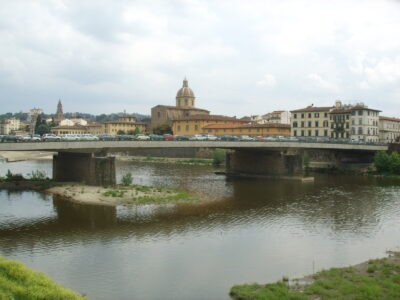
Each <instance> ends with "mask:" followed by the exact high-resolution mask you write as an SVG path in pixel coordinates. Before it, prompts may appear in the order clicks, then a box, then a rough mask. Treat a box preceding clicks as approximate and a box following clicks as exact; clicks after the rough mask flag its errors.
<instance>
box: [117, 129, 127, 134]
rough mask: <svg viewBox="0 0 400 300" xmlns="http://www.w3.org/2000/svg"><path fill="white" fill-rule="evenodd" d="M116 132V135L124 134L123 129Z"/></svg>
mask: <svg viewBox="0 0 400 300" xmlns="http://www.w3.org/2000/svg"><path fill="white" fill-rule="evenodd" d="M117 134H118V135H121V134H125V131H123V130H121V129H120V130H118V131H117Z"/></svg>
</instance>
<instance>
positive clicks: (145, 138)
mask: <svg viewBox="0 0 400 300" xmlns="http://www.w3.org/2000/svg"><path fill="white" fill-rule="evenodd" d="M135 140H136V141H149V140H150V137H149V136H148V135H145V134H137V135H135Z"/></svg>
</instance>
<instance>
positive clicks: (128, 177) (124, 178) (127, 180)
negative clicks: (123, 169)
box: [121, 173, 133, 186]
mask: <svg viewBox="0 0 400 300" xmlns="http://www.w3.org/2000/svg"><path fill="white" fill-rule="evenodd" d="M121 181H122V185H125V186H128V185H131V184H132V181H133V177H132V173H126V174H125V175H124V176H122V180H121Z"/></svg>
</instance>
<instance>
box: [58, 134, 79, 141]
mask: <svg viewBox="0 0 400 300" xmlns="http://www.w3.org/2000/svg"><path fill="white" fill-rule="evenodd" d="M61 140H62V141H67V142H68V141H79V136H78V135H76V134H71V133H68V134H64V135H63V136H62V137H61Z"/></svg>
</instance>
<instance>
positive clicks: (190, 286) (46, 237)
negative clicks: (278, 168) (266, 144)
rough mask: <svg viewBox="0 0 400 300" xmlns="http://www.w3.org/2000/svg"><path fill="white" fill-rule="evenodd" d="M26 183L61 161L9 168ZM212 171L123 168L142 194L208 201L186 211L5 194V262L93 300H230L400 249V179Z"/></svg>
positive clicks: (0, 211) (0, 215) (1, 240)
mask: <svg viewBox="0 0 400 300" xmlns="http://www.w3.org/2000/svg"><path fill="white" fill-rule="evenodd" d="M7 169H10V170H11V171H13V172H20V173H23V174H26V173H29V172H31V171H32V170H37V169H39V170H43V171H45V172H46V173H47V174H51V162H49V161H29V162H16V163H5V162H0V176H1V175H4V174H5V173H6V172H7ZM214 171H215V170H214V169H213V168H212V167H204V166H203V167H201V166H185V165H166V164H144V163H133V162H132V163H130V162H129V163H128V162H124V163H118V164H117V173H118V177H119V178H120V177H121V175H122V174H124V173H126V172H132V174H133V177H134V181H135V183H137V184H143V185H163V186H165V185H172V186H180V187H182V188H186V189H188V190H191V191H193V192H195V193H198V194H201V195H202V197H205V198H207V199H209V200H210V202H209V203H206V204H199V205H180V206H177V207H172V206H166V207H153V206H145V207H130V208H129V207H117V208H112V207H102V206H90V205H79V204H73V203H70V202H68V201H65V200H63V199H59V198H57V197H53V196H51V195H43V194H40V193H36V192H31V191H26V192H13V193H11V192H8V191H0V255H2V256H4V257H7V258H10V259H16V260H20V261H22V262H24V263H25V264H26V265H28V266H29V267H31V268H33V269H35V270H39V271H42V272H44V273H46V274H48V275H49V276H50V277H52V278H53V279H55V280H56V281H57V282H59V283H61V284H62V285H63V286H65V287H68V288H71V289H74V290H76V291H78V292H80V293H83V294H86V295H87V296H88V297H89V298H91V299H98V300H101V299H107V300H108V299H119V300H124V299H139V300H146V299H177V300H180V299H181V300H188V299H194V300H197V299H198V300H200V299H224V300H227V299H230V298H229V296H228V292H229V289H230V287H231V286H232V285H234V284H241V283H246V282H247V283H253V282H259V283H266V282H271V281H276V280H278V279H280V278H282V276H289V277H290V278H294V277H300V276H302V275H306V274H309V273H311V272H313V271H318V270H321V269H323V268H328V267H333V266H347V265H350V264H356V263H359V262H362V261H364V260H367V259H369V258H375V257H380V256H384V255H385V251H386V250H389V249H390V250H399V246H400V180H398V179H389V178H385V179H379V178H368V177H349V176H327V175H324V176H322V175H320V176H317V177H316V180H315V183H307V184H304V183H300V182H296V181H285V180H267V179H227V178H225V177H224V176H221V175H215V174H214Z"/></svg>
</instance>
